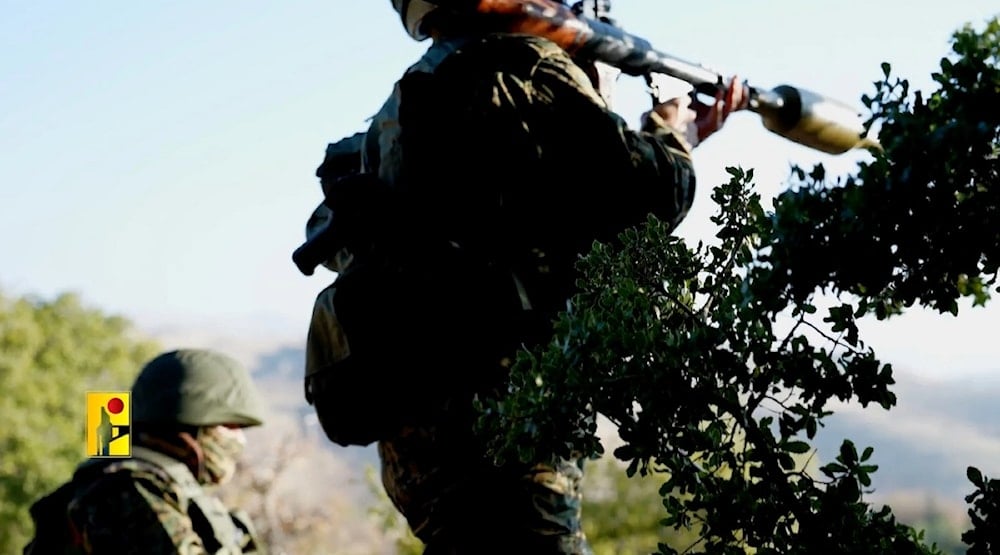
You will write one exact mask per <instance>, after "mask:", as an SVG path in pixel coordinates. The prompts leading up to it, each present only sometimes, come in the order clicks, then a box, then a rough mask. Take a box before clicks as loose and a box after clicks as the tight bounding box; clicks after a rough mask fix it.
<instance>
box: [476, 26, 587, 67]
mask: <svg viewBox="0 0 1000 555" xmlns="http://www.w3.org/2000/svg"><path fill="white" fill-rule="evenodd" d="M480 44H481V45H482V46H483V47H484V49H485V50H487V51H492V52H498V53H502V54H503V55H506V56H512V55H513V56H517V57H526V58H529V59H530V58H534V59H539V60H540V59H544V58H553V57H556V58H568V57H569V54H567V53H566V51H565V50H563V49H562V48H561V47H560V46H559V45H558V44H556V43H554V42H552V41H551V40H549V39H547V38H544V37H539V36H535V35H528V34H523V33H493V34H489V35H486V36H485V37H484V38H483V39H482V41H481V42H480Z"/></svg>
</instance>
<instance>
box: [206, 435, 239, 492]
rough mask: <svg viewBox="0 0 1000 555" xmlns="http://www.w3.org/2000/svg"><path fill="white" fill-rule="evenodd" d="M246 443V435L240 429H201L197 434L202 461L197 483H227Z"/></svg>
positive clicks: (233, 472)
mask: <svg viewBox="0 0 1000 555" xmlns="http://www.w3.org/2000/svg"><path fill="white" fill-rule="evenodd" d="M246 443H247V439H246V435H245V434H244V433H243V430H242V429H240V428H227V427H225V426H212V427H210V428H202V429H201V431H200V433H199V434H198V444H199V445H200V446H201V451H202V453H203V454H204V459H203V463H202V465H201V471H200V472H199V476H198V481H199V482H201V483H202V484H206V485H209V484H210V485H221V484H224V483H226V482H228V481H229V480H230V479H231V478H232V477H233V475H234V474H236V461H238V460H239V458H240V455H242V454H243V449H244V447H246Z"/></svg>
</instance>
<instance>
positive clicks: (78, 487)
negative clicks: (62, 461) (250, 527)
mask: <svg viewBox="0 0 1000 555" xmlns="http://www.w3.org/2000/svg"><path fill="white" fill-rule="evenodd" d="M139 450H140V452H141V451H142V449H141V448H140V449H139ZM154 457H155V455H154ZM158 458H160V459H164V460H168V459H167V458H166V457H165V456H163V455H161V456H159V457H158ZM167 464H168V465H169V464H170V463H169V461H168V462H167ZM181 464H182V463H180V462H179V461H178V462H176V464H175V465H174V467H173V468H169V469H168V468H164V465H163V464H157V463H154V462H151V461H149V460H147V459H144V458H137V457H136V458H131V459H123V460H120V461H107V460H94V461H88V462H85V463H83V464H81V465H80V467H78V469H77V471H76V473H75V474H74V476H73V479H72V480H71V481H70V482H69V483H67V484H65V485H63V486H62V487H60V488H59V489H57V490H56V491H55V492H53V493H52V494H50V495H48V496H47V497H45V498H43V499H41V500H40V501H39V502H37V503H36V504H35V505H34V506H32V508H31V514H32V518H33V519H34V520H35V526H36V535H35V539H34V540H33V541H32V543H31V544H29V545H28V546H27V547H26V548H25V550H24V553H25V554H26V555H27V554H31V555H40V554H50V553H56V554H58V553H67V554H69V553H73V554H78V553H86V554H95V555H96V554H105V553H108V554H111V553H114V554H133V553H135V554H152V555H158V554H180V555H186V554H195V553H242V552H243V550H242V549H241V547H240V545H241V542H240V541H239V536H240V534H241V533H242V532H244V531H242V530H240V529H238V528H237V525H236V524H235V521H233V520H232V519H231V517H230V515H229V513H228V511H227V510H226V509H225V507H223V506H222V503H221V501H219V500H217V499H215V498H213V497H210V496H208V495H207V494H206V492H205V491H204V490H203V489H202V488H201V486H200V484H198V483H197V481H196V480H195V479H194V477H193V475H190V473H188V476H185V475H184V474H183V472H178V468H179V466H177V465H181ZM188 477H190V479H188ZM246 532H249V531H246ZM242 543H246V542H242Z"/></svg>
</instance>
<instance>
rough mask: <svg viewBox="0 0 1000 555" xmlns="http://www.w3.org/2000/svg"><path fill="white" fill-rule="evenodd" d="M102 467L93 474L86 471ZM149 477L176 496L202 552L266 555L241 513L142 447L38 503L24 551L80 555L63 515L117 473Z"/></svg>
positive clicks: (179, 466) (82, 472)
mask: <svg viewBox="0 0 1000 555" xmlns="http://www.w3.org/2000/svg"><path fill="white" fill-rule="evenodd" d="M94 464H102V467H101V468H100V470H98V471H97V472H96V473H94V472H91V471H90V469H88V468H87V467H88V466H91V465H94ZM139 470H143V471H153V472H155V473H156V474H158V475H160V476H162V477H164V478H166V479H168V480H169V482H170V484H171V487H172V488H173V491H175V492H176V493H177V495H178V501H179V503H180V507H181V510H183V511H185V512H186V514H187V515H188V517H189V518H190V519H191V522H192V524H193V526H194V531H195V533H197V534H198V536H199V537H200V538H201V541H202V543H203V544H204V546H205V549H206V550H207V551H208V552H209V553H214V554H217V555H230V554H238V553H253V554H257V555H264V554H265V553H266V551H265V550H264V549H263V548H262V547H261V545H260V542H259V541H257V539H256V537H255V531H254V529H253V525H252V523H251V522H250V519H249V518H248V517H247V515H246V513H245V512H243V511H234V512H230V511H229V510H228V509H227V508H226V507H225V505H223V504H222V501H220V500H219V499H218V498H216V497H214V496H211V495H209V494H208V493H207V492H206V491H205V488H204V487H203V486H202V485H201V484H199V483H198V481H197V480H196V479H195V477H194V475H193V474H192V473H191V471H190V470H189V469H188V467H187V466H186V465H185V464H184V463H182V462H180V461H178V460H176V459H174V458H171V457H168V456H166V455H164V454H161V453H158V452H156V451H153V450H150V449H146V448H143V447H138V446H136V447H133V457H132V458H130V459H124V460H121V461H115V462H112V463H111V464H103V461H102V462H101V463H84V464H83V465H81V466H80V468H79V469H78V471H77V474H76V475H75V476H74V477H73V480H72V481H71V482H69V483H68V484H66V485H64V486H62V487H61V488H59V489H58V490H56V491H55V492H54V493H52V494H50V495H49V496H47V497H45V498H44V499H42V500H40V501H39V502H38V503H36V504H35V505H34V506H33V507H32V508H31V514H32V517H33V518H34V520H35V525H36V534H35V539H34V540H33V541H32V542H31V543H30V544H28V546H26V547H25V549H24V553H25V555H28V554H42V553H44V554H50V553H51V554H57V553H65V554H70V553H72V554H82V553H85V550H84V548H83V545H82V539H81V538H79V537H78V535H77V534H76V532H75V531H74V530H73V526H72V524H71V523H70V522H69V520H68V514H67V509H68V507H69V505H70V503H72V502H73V501H74V500H75V499H78V498H81V497H83V496H85V495H86V494H87V493H88V490H89V489H90V488H91V487H92V486H93V485H94V484H95V482H96V480H99V479H101V478H103V477H105V476H108V475H111V474H114V473H117V472H135V471H139Z"/></svg>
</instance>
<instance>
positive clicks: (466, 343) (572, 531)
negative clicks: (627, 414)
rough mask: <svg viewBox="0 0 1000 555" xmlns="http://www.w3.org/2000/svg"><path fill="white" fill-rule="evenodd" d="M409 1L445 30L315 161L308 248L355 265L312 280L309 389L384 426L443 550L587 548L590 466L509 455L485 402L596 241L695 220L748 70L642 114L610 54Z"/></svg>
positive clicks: (419, 516)
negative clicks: (507, 459)
mask: <svg viewBox="0 0 1000 555" xmlns="http://www.w3.org/2000/svg"><path fill="white" fill-rule="evenodd" d="M441 3H442V4H443V2H441ZM393 7H394V8H395V10H396V11H397V12H398V14H399V16H400V17H401V19H402V21H403V24H404V26H405V28H406V29H407V31H408V32H409V34H410V35H411V36H412V37H413V38H414V39H417V40H423V39H426V38H433V42H432V44H431V46H430V48H429V49H428V51H427V53H426V54H425V55H424V56H423V58H422V59H421V60H420V61H418V62H417V63H416V64H415V65H413V66H412V67H410V68H409V70H408V71H407V72H406V73H405V74H404V76H403V77H402V78H401V79H400V80H399V81H398V82H397V83H396V86H395V90H394V91H393V93H392V95H391V96H390V97H389V99H388V100H387V101H386V103H385V104H384V105H383V106H382V108H381V110H380V111H379V112H378V113H377V114H376V115H375V116H374V119H373V121H372V124H371V126H370V128H369V129H368V131H367V133H363V134H357V135H354V136H352V137H349V138H347V139H344V140H342V141H340V142H338V143H334V144H332V145H330V147H329V148H328V149H327V156H326V159H325V160H324V162H323V164H322V165H321V166H320V168H319V169H318V170H317V176H318V177H319V178H320V180H321V183H322V185H323V190H324V194H325V197H326V200H325V201H324V205H321V206H320V207H319V208H318V209H317V210H316V212H314V214H313V217H312V218H311V219H310V222H309V223H308V224H307V235H309V237H310V241H309V242H307V245H310V246H311V247H316V245H321V248H324V249H326V251H325V252H324V253H323V255H324V256H325V258H323V260H324V262H323V263H324V265H326V266H327V267H328V268H330V269H332V270H334V271H335V272H337V273H338V276H337V279H336V280H335V282H334V283H333V285H331V286H330V287H329V288H327V289H326V290H324V291H323V292H321V293H320V295H319V296H318V298H317V299H316V303H315V307H314V311H313V317H312V322H311V326H310V330H309V337H308V342H307V357H306V359H307V360H306V380H305V387H306V400H307V402H309V403H310V404H313V405H314V406H315V410H316V413H317V416H318V418H319V421H320V423H321V425H322V427H323V429H324V431H325V433H326V434H327V436H328V437H329V438H330V439H331V440H332V441H334V442H335V443H338V444H341V445H366V444H370V443H371V442H374V441H377V442H378V451H379V455H380V458H381V462H382V480H383V484H384V486H385V488H386V491H387V493H388V494H389V497H390V498H391V499H392V501H393V503H394V504H395V506H396V507H397V508H398V509H399V510H400V511H401V512H402V513H403V515H404V516H405V517H406V518H407V521H408V523H409V525H410V527H411V529H412V530H413V532H414V534H415V535H416V536H417V537H418V538H420V539H421V540H422V541H423V542H424V543H425V545H426V551H425V553H426V554H427V555H436V554H465V553H476V554H489V553H532V554H582V553H588V552H589V548H588V547H587V543H586V540H585V538H584V536H583V533H582V531H581V524H580V491H579V483H580V479H581V468H580V464H579V463H577V462H574V461H538V463H537V464H533V465H523V466H522V465H508V466H506V467H503V468H496V467H495V466H494V465H492V464H490V463H489V462H488V461H487V460H486V458H485V453H484V449H483V446H482V445H481V444H480V442H479V441H478V440H477V438H476V436H475V434H474V432H473V423H474V421H475V418H476V412H475V410H474V399H475V397H476V396H477V395H480V394H496V393H497V392H498V391H502V388H504V387H506V386H505V382H504V379H505V376H506V374H507V369H508V368H509V367H510V364H511V360H512V359H513V357H514V356H515V354H516V352H517V350H518V349H519V348H531V347H533V346H536V345H539V344H541V343H544V342H546V341H548V340H549V339H550V337H551V334H552V321H553V319H554V318H555V316H556V314H557V313H558V312H559V311H560V310H563V309H565V306H566V301H567V299H568V298H569V297H570V296H571V295H572V293H573V287H574V280H575V274H574V268H573V264H574V261H575V260H576V258H577V257H578V256H579V254H580V253H581V252H584V251H586V250H587V249H588V248H589V246H590V244H591V243H592V242H593V241H594V240H601V241H613V240H614V239H615V238H616V236H617V234H618V233H619V232H621V231H623V230H624V229H626V228H627V227H629V226H634V225H638V224H641V223H643V222H644V221H645V219H646V217H647V215H648V214H654V215H655V216H657V217H658V218H659V219H661V220H663V221H665V222H667V223H669V224H672V225H677V224H678V223H679V222H680V221H681V220H682V219H683V218H684V217H685V215H686V214H687V212H688V210H689V208H690V206H691V203H692V200H693V194H694V186H695V180H694V171H693V167H692V162H691V157H690V156H691V149H692V143H693V142H695V141H700V140H704V139H705V138H706V137H708V136H709V135H711V134H712V133H713V132H714V131H715V130H717V129H718V128H719V127H720V126H721V125H722V122H723V121H724V120H725V118H726V116H727V115H728V114H729V112H730V111H732V110H734V109H740V108H742V107H745V105H746V100H745V91H744V90H743V87H742V86H740V85H737V84H736V83H737V81H736V79H735V78H734V79H733V81H732V82H731V83H732V84H731V86H730V88H729V91H728V93H727V94H725V95H720V97H719V98H718V99H717V102H716V103H715V104H713V105H710V106H700V105H697V104H696V105H694V106H693V108H694V110H692V106H691V104H690V103H691V100H690V99H689V98H688V97H683V98H681V99H677V100H674V101H671V102H668V103H664V104H661V105H658V106H656V107H655V108H654V109H653V110H652V111H651V112H650V113H648V114H646V115H645V116H644V119H643V127H642V129H641V130H640V131H634V130H631V129H629V128H628V126H627V124H626V123H625V121H624V120H622V118H621V117H619V116H618V115H616V114H615V113H614V112H612V111H611V110H610V108H609V106H608V104H607V102H606V99H605V98H603V97H602V96H601V94H600V93H599V92H598V91H599V89H600V88H601V83H600V82H597V76H598V72H597V71H596V68H595V66H594V64H593V63H587V62H585V61H582V60H573V59H571V58H570V56H569V55H567V54H566V52H565V51H563V50H562V49H560V48H559V47H558V46H557V45H555V44H554V43H552V42H550V41H547V40H544V39H541V38H536V37H531V36H527V35H519V34H509V33H502V32H494V31H493V30H492V29H491V28H490V26H489V24H487V23H485V22H484V21H482V20H480V19H478V18H477V16H476V15H475V14H469V13H463V12H462V11H461V10H460V9H458V8H456V9H448V8H447V7H445V6H443V5H442V6H439V5H437V3H434V2H429V1H424V0H394V2H393ZM333 224H336V226H335V227H334V226H333ZM324 229H336V233H335V234H334V235H335V237H333V238H332V239H331V238H330V234H329V233H326V232H324V231H323V230H324ZM321 238H325V239H322V240H320V239H321ZM300 252H305V249H300ZM297 254H300V253H297ZM297 262H298V260H297ZM307 271H311V268H307Z"/></svg>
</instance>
